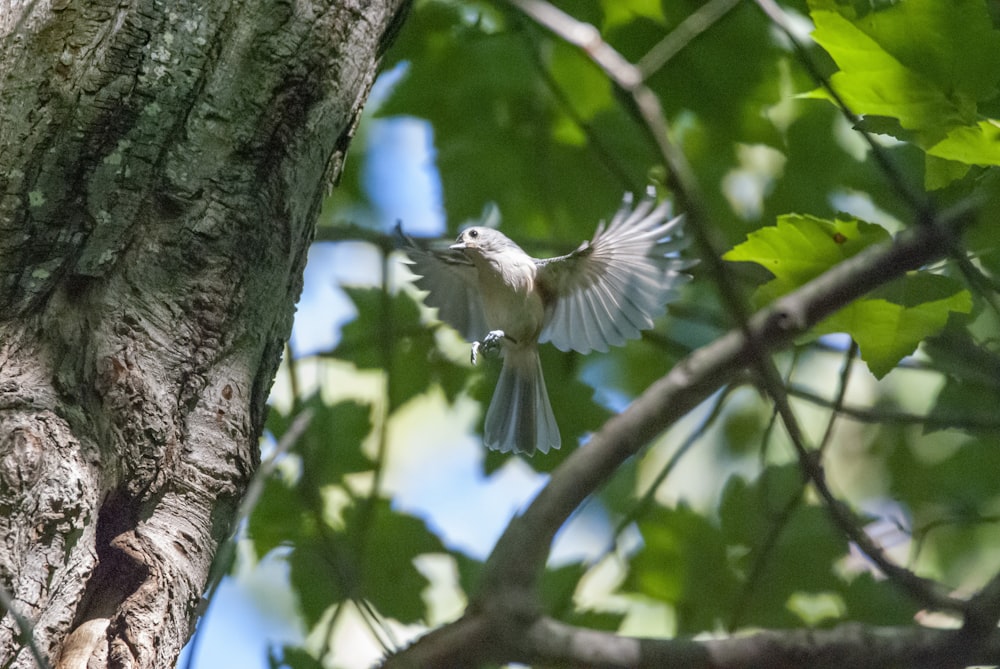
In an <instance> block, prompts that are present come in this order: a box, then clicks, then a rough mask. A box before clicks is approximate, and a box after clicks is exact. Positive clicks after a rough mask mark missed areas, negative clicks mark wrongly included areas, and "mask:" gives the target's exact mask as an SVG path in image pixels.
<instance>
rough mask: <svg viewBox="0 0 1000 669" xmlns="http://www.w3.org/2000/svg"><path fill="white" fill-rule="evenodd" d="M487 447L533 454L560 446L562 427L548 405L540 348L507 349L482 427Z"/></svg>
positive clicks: (505, 451)
mask: <svg viewBox="0 0 1000 669" xmlns="http://www.w3.org/2000/svg"><path fill="white" fill-rule="evenodd" d="M483 436H484V438H485V441H486V446H487V447H488V448H491V449H493V450H497V451H501V452H503V453H508V452H510V451H514V452H515V453H525V454H527V455H533V454H534V452H535V450H536V449H537V450H539V451H541V452H542V453H548V452H549V449H551V448H559V446H560V443H561V440H560V437H559V426H558V425H556V418H555V416H554V415H553V413H552V405H551V404H549V394H548V392H547V391H546V389H545V379H544V377H543V376H542V363H541V360H539V358H538V349H536V348H534V347H531V348H513V347H510V348H506V349H505V350H504V357H503V368H502V369H501V370H500V378H499V380H497V387H496V390H494V391H493V400H492V401H491V402H490V408H489V409H488V410H487V411H486V425H485V428H484V430H483Z"/></svg>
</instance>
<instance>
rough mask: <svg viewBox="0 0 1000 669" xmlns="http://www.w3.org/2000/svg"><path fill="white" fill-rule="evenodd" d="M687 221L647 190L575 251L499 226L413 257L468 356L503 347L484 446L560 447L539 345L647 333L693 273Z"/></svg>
mask: <svg viewBox="0 0 1000 669" xmlns="http://www.w3.org/2000/svg"><path fill="white" fill-rule="evenodd" d="M682 227H683V216H677V217H674V218H670V205H669V203H668V202H662V203H660V204H657V203H656V196H655V192H654V191H653V190H652V189H649V190H648V191H647V193H646V195H645V197H643V198H642V199H641V200H640V201H639V202H638V203H637V204H635V205H634V206H633V196H632V194H631V193H626V194H625V196H624V198H623V199H622V204H621V206H620V207H619V208H618V210H617V211H616V213H615V214H614V215H613V216H612V218H611V220H610V222H609V223H607V224H605V223H604V221H601V222H600V223H599V224H598V226H597V230H596V232H595V233H594V235H593V237H592V238H591V239H590V240H589V241H584V242H583V243H581V244H580V245H579V247H577V248H576V249H575V250H574V251H572V252H571V253H568V254H566V255H562V256H558V257H554V258H544V259H542V258H533V257H531V256H530V255H528V253H526V252H525V251H524V250H523V249H522V248H521V247H520V246H518V245H517V244H516V243H515V242H514V241H512V240H511V239H510V238H508V237H507V236H506V235H505V234H503V233H502V232H500V231H499V230H495V229H493V228H490V227H485V226H482V225H477V226H472V227H469V228H466V229H464V230H462V231H461V233H460V234H459V235H458V238H457V239H456V240H455V242H454V243H453V244H451V245H450V246H448V247H447V248H441V249H430V250H428V249H424V248H421V247H420V246H419V245H418V244H417V243H416V242H415V241H414V240H412V239H409V238H406V247H405V249H404V252H405V253H406V255H407V257H408V260H409V263H408V264H409V265H410V268H411V270H412V271H413V274H414V275H415V279H414V283H415V284H416V286H417V288H419V289H420V290H423V291H427V295H426V296H425V297H424V302H425V303H426V304H427V306H429V307H436V308H437V310H438V318H439V319H440V320H441V321H443V322H445V323H447V324H449V325H451V326H452V327H454V328H455V329H456V330H458V332H459V333H461V334H462V335H463V336H464V337H465V338H466V339H467V340H469V341H471V342H472V350H471V359H472V363H473V364H476V363H477V361H478V358H479V356H480V355H481V354H484V353H492V352H499V354H500V356H501V357H502V367H501V370H500V376H499V378H498V380H497V385H496V389H495V390H494V392H493V398H492V400H491V401H490V405H489V408H488V409H487V411H486V420H485V423H484V428H483V441H484V443H485V445H486V447H487V448H490V449H492V450H497V451H500V452H503V453H510V452H514V453H521V454H524V455H528V456H530V455H534V453H535V452H536V451H538V452H541V453H543V454H544V453H548V452H549V450H551V449H557V448H559V447H560V445H561V443H562V440H561V437H560V432H559V426H558V424H557V423H556V419H555V416H554V414H553V412H552V405H551V403H550V402H549V396H548V392H547V390H546V387H545V378H544V376H543V374H542V365H541V360H540V358H539V355H538V345H539V344H540V343H546V342H551V343H552V344H553V345H554V346H555V347H556V348H558V349H559V350H562V351H570V350H574V351H577V352H579V353H590V352H591V351H601V352H606V351H608V348H609V346H620V345H622V344H624V343H625V342H626V341H627V340H629V339H635V338H638V337H639V336H641V333H642V331H643V330H647V329H649V328H651V327H652V326H653V319H654V318H657V317H658V316H661V315H662V314H663V313H664V312H665V310H666V304H667V302H669V301H670V300H672V299H674V298H676V297H677V296H678V294H679V288H680V286H682V285H683V284H684V283H686V282H687V281H689V280H690V276H689V275H688V274H686V273H685V272H684V271H683V270H685V269H687V268H688V267H690V266H691V264H693V263H692V262H690V261H688V260H685V259H683V258H681V257H680V256H679V251H681V250H682V249H683V248H684V247H685V246H686V241H687V240H686V238H684V237H683V235H682Z"/></svg>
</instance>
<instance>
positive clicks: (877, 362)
mask: <svg viewBox="0 0 1000 669" xmlns="http://www.w3.org/2000/svg"><path fill="white" fill-rule="evenodd" d="M971 310H972V295H971V294H970V293H969V291H967V290H965V289H963V288H962V286H961V284H959V283H958V282H957V281H955V280H954V279H950V278H948V277H944V276H939V275H936V274H928V273H912V274H909V275H907V276H905V277H902V278H900V279H898V280H896V281H893V282H892V283H890V284H888V285H886V286H883V287H882V288H881V289H879V290H877V291H875V292H873V293H871V294H870V296H869V297H866V298H865V299H861V300H857V301H855V302H853V303H851V304H849V305H847V306H846V307H845V308H843V309H841V310H840V311H838V312H837V313H835V314H833V315H832V316H830V317H829V318H827V319H826V320H824V321H823V322H821V323H819V324H818V325H817V326H816V327H815V328H814V329H813V334H826V333H831V332H846V333H848V334H850V335H851V337H853V338H854V341H856V342H857V344H858V347H859V348H860V351H861V358H862V359H863V360H864V361H865V362H866V363H867V364H868V368H869V369H870V370H871V372H872V374H874V375H875V377H876V378H879V379H880V378H882V377H884V376H885V375H886V374H888V373H889V372H890V371H892V370H893V368H895V366H896V365H897V364H898V363H899V361H900V360H902V359H903V358H904V357H906V356H908V355H911V354H912V353H913V352H914V351H915V350H916V348H917V345H918V344H919V343H920V342H921V341H923V340H924V339H925V338H927V337H929V336H930V335H933V334H936V333H938V332H940V331H941V330H942V329H943V328H944V326H945V325H946V324H947V322H948V318H949V316H950V314H951V312H953V311H955V312H959V313H969V312H970V311H971Z"/></svg>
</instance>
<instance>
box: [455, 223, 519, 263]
mask: <svg viewBox="0 0 1000 669" xmlns="http://www.w3.org/2000/svg"><path fill="white" fill-rule="evenodd" d="M449 248H451V249H454V250H456V251H464V252H465V253H466V254H467V255H480V256H483V257H490V256H492V255H494V254H497V253H501V252H503V251H507V250H510V249H512V248H513V249H518V250H520V247H518V246H517V244H515V243H514V242H512V241H511V240H510V239H509V238H508V237H507V236H506V235H505V234H503V233H502V232H499V231H497V230H493V229H492V228H484V227H482V226H475V227H472V228H466V229H465V230H463V231H462V232H461V233H460V234H459V235H458V239H456V240H455V243H454V244H452V245H451V246H450V247H449Z"/></svg>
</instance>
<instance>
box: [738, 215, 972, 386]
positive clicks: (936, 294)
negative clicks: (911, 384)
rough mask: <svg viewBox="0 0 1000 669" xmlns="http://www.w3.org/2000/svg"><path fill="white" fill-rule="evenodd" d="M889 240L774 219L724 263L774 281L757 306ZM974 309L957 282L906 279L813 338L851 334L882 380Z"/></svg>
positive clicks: (834, 224)
mask: <svg viewBox="0 0 1000 669" xmlns="http://www.w3.org/2000/svg"><path fill="white" fill-rule="evenodd" d="M888 239H889V235H888V233H887V232H886V231H885V230H884V229H883V228H882V227H880V226H877V225H874V224H871V223H866V222H864V221H858V220H853V219H852V220H846V221H843V220H837V221H826V220H823V219H819V218H816V217H813V216H801V215H797V214H793V215H786V216H780V217H778V223H777V225H776V226H773V227H767V228H761V229H760V230H757V231H756V232H752V233H750V235H749V236H748V237H747V241H745V242H743V243H742V244H739V245H737V246H736V247H734V248H733V249H731V250H730V251H729V252H727V253H726V254H725V255H723V258H724V259H726V260H733V261H745V262H755V263H757V264H759V265H761V266H763V267H764V268H766V269H767V270H768V271H770V272H771V273H772V274H773V275H774V277H775V278H774V279H773V280H772V281H770V282H768V283H766V284H764V285H763V286H761V287H760V288H759V289H758V290H757V292H756V293H755V294H754V299H755V302H756V303H757V304H758V305H761V304H767V303H768V302H771V301H773V300H775V299H777V298H778V297H780V296H782V295H784V294H786V293H788V292H791V291H793V290H795V289H796V288H799V287H801V286H802V285H804V284H806V283H808V282H809V281H811V280H812V279H814V278H816V277H817V276H819V275H820V274H822V273H823V272H825V271H827V270H828V269H830V268H831V267H833V266H834V265H836V264H837V263H839V262H841V261H843V260H844V259H846V258H849V257H851V256H853V255H855V254H857V253H858V252H860V251H862V250H863V249H865V248H867V247H869V246H871V245H873V244H878V243H882V242H885V241H888ZM971 309H972V296H971V295H970V294H969V292H968V291H967V290H964V289H963V288H962V286H961V284H959V283H958V282H956V281H954V280H953V279H949V278H947V277H943V276H938V275H934V274H929V273H926V272H921V273H911V274H909V275H907V276H905V277H903V278H901V279H898V280H896V281H894V282H892V283H890V284H888V285H887V286H883V287H882V288H880V289H879V290H876V291H874V292H872V293H871V294H869V295H868V296H867V297H865V298H863V299H859V300H855V301H854V302H852V303H851V304H849V305H847V306H846V307H844V308H843V309H841V310H840V311H838V312H837V313H835V314H833V315H832V316H830V317H828V318H827V319H825V320H824V321H822V322H821V323H818V324H817V325H816V326H815V327H814V328H813V329H812V331H811V332H810V335H811V336H819V335H822V334H829V333H833V332H846V333H847V334H850V335H851V336H852V337H853V338H854V340H855V341H856V342H857V343H858V346H859V347H860V349H861V357H862V359H863V360H864V361H865V362H866V363H867V364H868V368H869V369H870V370H871V372H872V374H874V375H875V376H876V377H877V378H882V377H883V376H885V375H886V374H888V373H889V372H890V371H891V370H892V369H893V368H894V367H895V366H896V364H898V363H899V361H900V360H901V359H902V358H904V357H905V356H907V355H910V354H912V353H913V351H914V350H916V347H917V345H918V344H919V343H920V342H921V341H922V340H923V339H924V338H926V337H928V336H930V335H932V334H935V333H937V332H939V331H940V330H941V329H942V328H943V327H944V326H945V324H946V323H947V321H948V317H949V314H950V313H951V312H952V311H956V312H960V313H968V312H969V311H971Z"/></svg>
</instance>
